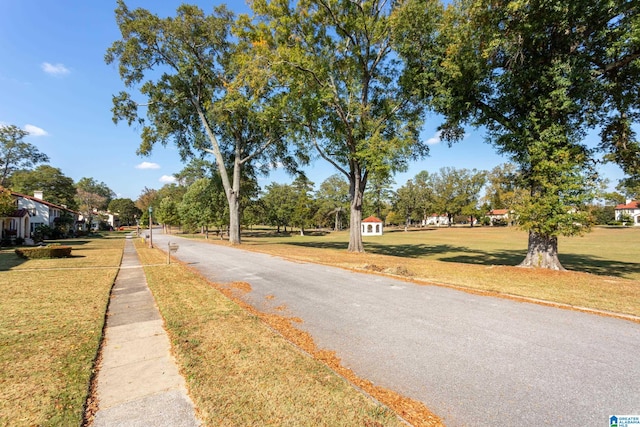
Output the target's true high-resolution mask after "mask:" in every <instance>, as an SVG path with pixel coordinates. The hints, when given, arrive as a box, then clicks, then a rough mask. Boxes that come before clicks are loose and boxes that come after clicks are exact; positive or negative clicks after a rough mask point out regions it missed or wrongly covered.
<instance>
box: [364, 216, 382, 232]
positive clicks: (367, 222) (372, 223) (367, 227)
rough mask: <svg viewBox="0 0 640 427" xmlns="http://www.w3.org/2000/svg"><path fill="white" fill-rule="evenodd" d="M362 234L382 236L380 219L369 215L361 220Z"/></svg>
mask: <svg viewBox="0 0 640 427" xmlns="http://www.w3.org/2000/svg"><path fill="white" fill-rule="evenodd" d="M362 235H363V236H382V220H381V219H380V218H376V217H375V216H370V217H369V218H365V219H363V220H362Z"/></svg>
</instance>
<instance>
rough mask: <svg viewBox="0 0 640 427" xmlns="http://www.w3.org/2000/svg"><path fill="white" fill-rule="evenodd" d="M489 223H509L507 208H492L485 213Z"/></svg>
mask: <svg viewBox="0 0 640 427" xmlns="http://www.w3.org/2000/svg"><path fill="white" fill-rule="evenodd" d="M487 216H488V217H489V221H491V225H495V224H496V223H499V224H504V225H508V224H509V210H508V209H492V210H490V211H489V212H488V213H487Z"/></svg>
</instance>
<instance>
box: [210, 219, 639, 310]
mask: <svg viewBox="0 0 640 427" xmlns="http://www.w3.org/2000/svg"><path fill="white" fill-rule="evenodd" d="M265 235H266V237H261V234H260V233H253V235H252V236H249V237H247V238H246V239H245V240H244V243H245V244H243V246H242V249H245V250H255V251H259V252H264V253H269V254H271V255H275V256H281V257H284V258H289V259H296V260H299V261H308V262H314V263H320V264H327V265H334V266H338V267H342V268H348V269H353V270H359V271H364V272H370V273H384V274H393V275H396V276H402V277H404V278H406V279H407V280H411V281H414V282H416V283H431V284H439V285H447V286H453V287H460V288H462V289H467V290H469V291H480V292H487V293H489V294H495V295H500V294H503V295H504V294H506V295H513V296H517V297H524V298H532V299H539V300H544V301H550V302H552V303H559V304H566V305H569V306H574V307H585V308H589V309H594V310H602V311H609V312H613V313H620V314H630V315H632V316H640V262H639V261H638V260H639V259H640V251H639V250H638V247H637V246H638V245H637V243H636V242H637V241H638V238H640V228H637V227H636V229H595V230H594V231H593V232H592V233H590V234H587V235H585V236H581V237H572V238H564V239H562V240H561V241H560V244H561V253H562V255H561V260H562V262H563V264H564V266H565V267H566V268H568V269H570V270H571V271H562V272H561V271H549V270H541V269H527V268H520V267H516V265H517V263H518V262H520V261H522V259H523V258H524V255H525V253H526V234H525V233H524V232H522V231H519V230H516V229H515V228H514V227H508V228H507V227H484V228H477V229H470V228H466V227H465V228H451V229H449V228H441V229H425V230H415V231H413V232H406V233H405V232H402V231H396V232H389V233H385V235H383V236H375V237H369V238H366V239H365V248H366V251H367V252H366V253H364V254H359V253H349V252H347V251H346V248H347V243H348V238H349V235H348V232H337V233H330V234H328V235H308V236H298V235H291V236H273V235H269V234H268V233H265ZM209 242H210V243H214V244H220V242H219V241H217V240H215V239H212V240H209Z"/></svg>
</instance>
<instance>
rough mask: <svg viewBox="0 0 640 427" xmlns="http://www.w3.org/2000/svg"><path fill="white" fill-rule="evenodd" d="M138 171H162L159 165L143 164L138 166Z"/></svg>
mask: <svg viewBox="0 0 640 427" xmlns="http://www.w3.org/2000/svg"><path fill="white" fill-rule="evenodd" d="M136 169H160V165H159V164H157V163H151V162H142V163H140V164H139V165H136Z"/></svg>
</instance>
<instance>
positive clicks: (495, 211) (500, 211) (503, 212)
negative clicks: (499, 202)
mask: <svg viewBox="0 0 640 427" xmlns="http://www.w3.org/2000/svg"><path fill="white" fill-rule="evenodd" d="M508 213H509V210H508V209H491V210H490V211H489V215H506V214H508Z"/></svg>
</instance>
